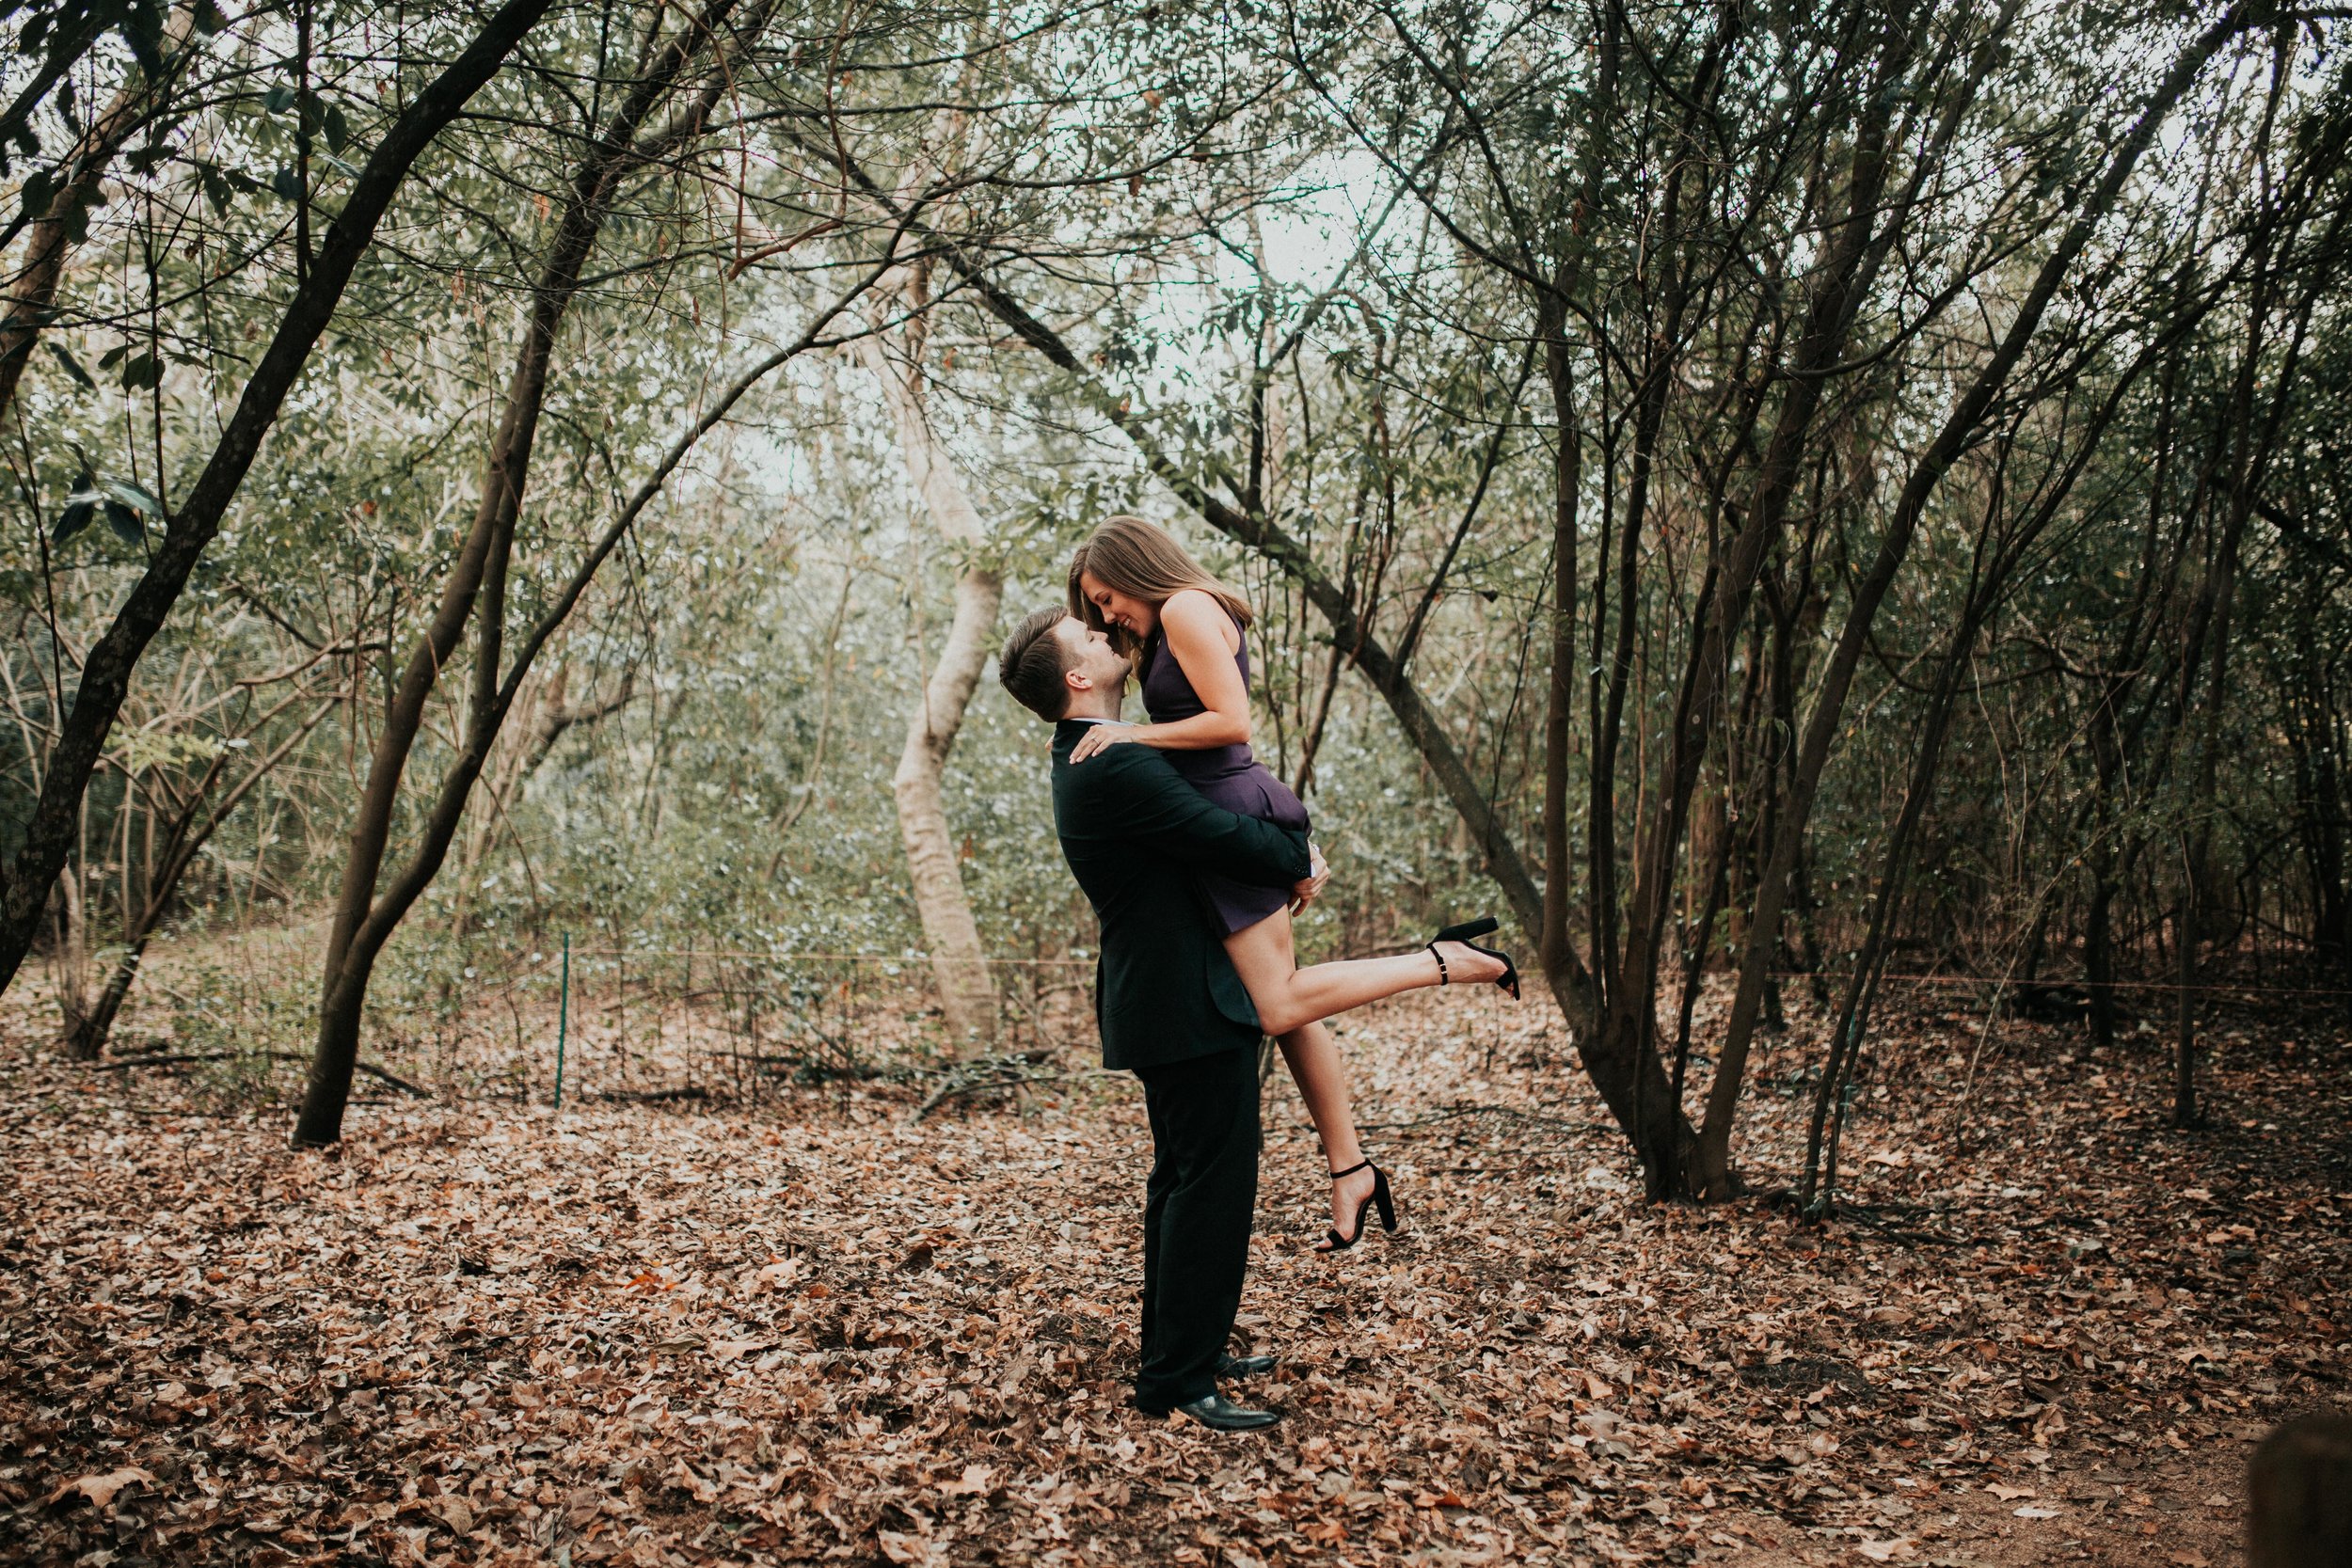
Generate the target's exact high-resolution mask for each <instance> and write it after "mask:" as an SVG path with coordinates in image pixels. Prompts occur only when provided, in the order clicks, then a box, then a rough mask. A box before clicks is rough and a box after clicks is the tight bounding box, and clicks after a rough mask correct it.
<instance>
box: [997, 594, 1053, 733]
mask: <svg viewBox="0 0 2352 1568" xmlns="http://www.w3.org/2000/svg"><path fill="white" fill-rule="evenodd" d="M1069 618H1070V611H1069V610H1065V609H1063V608H1062V607H1061V606H1060V605H1047V606H1046V607H1045V608H1044V609H1043V610H1038V611H1037V612H1036V613H1035V614H1033V615H1031V616H1030V617H1029V618H1028V619H1027V620H1025V621H1024V622H1022V623H1021V624H1020V625H1019V626H1015V627H1013V629H1012V635H1011V636H1010V637H1009V638H1007V639H1006V640H1005V651H1004V652H1003V653H1001V654H999V655H997V656H996V678H997V679H998V680H1001V681H1003V682H1004V683H1005V689H1006V690H1008V691H1009V692H1011V693H1012V700H1013V701H1014V702H1016V703H1019V704H1020V705H1022V706H1023V707H1025V708H1027V709H1028V710H1029V711H1030V712H1031V713H1034V714H1036V715H1037V716H1038V717H1039V718H1040V719H1042V720H1044V721H1046V722H1047V723H1049V724H1051V723H1056V722H1058V721H1060V720H1061V719H1062V718H1063V717H1064V716H1065V715H1067V714H1068V713H1069V712H1070V688H1069V687H1068V686H1067V685H1065V684H1064V683H1063V681H1062V676H1063V675H1064V674H1066V673H1069V668H1070V667H1069V665H1068V663H1067V662H1065V660H1064V658H1063V654H1062V645H1061V639H1060V638H1058V637H1056V636H1055V635H1054V628H1055V627H1056V626H1059V625H1060V624H1061V623H1062V622H1064V621H1066V620H1068V619H1069Z"/></svg>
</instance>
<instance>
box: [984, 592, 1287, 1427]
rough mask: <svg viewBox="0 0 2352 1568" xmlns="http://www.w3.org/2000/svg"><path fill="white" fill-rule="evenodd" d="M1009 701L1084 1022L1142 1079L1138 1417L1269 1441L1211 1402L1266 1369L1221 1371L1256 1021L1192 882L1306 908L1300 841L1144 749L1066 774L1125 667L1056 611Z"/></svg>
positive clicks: (1229, 1365)
mask: <svg viewBox="0 0 2352 1568" xmlns="http://www.w3.org/2000/svg"><path fill="white" fill-rule="evenodd" d="M997 673H998V676H999V678H1000V679H1002V680H1003V682H1004V684H1005V689H1006V690H1008V691H1009V692H1011V693H1012V695H1013V697H1014V699H1015V700H1016V701H1018V702H1019V703H1020V704H1021V705H1023V706H1024V707H1025V708H1027V709H1028V710H1029V711H1030V712H1032V713H1034V714H1036V715H1037V716H1038V717H1039V718H1041V719H1044V720H1048V721H1052V722H1053V724H1054V827H1055V831H1056V832H1057V833H1058V834H1059V836H1060V838H1061V848H1062V855H1063V858H1064V859H1066V860H1067V861H1068V862H1069V863H1070V869H1071V872H1072V874H1073V875H1074V876H1075V877H1076V878H1077V879H1078V885H1079V886H1080V887H1081V888H1083V889H1084V890H1085V891H1086V895H1087V899H1088V901H1089V902H1090V903H1091V904H1092V905H1093V906H1094V914H1095V918H1096V920H1097V921H1098V922H1099V923H1100V924H1101V927H1102V934H1103V951H1102V957H1101V958H1100V960H1099V962H1098V965H1097V970H1096V975H1095V1003H1094V1006H1095V1020H1096V1022H1097V1023H1098V1024H1099V1025H1100V1026H1101V1030H1102V1036H1103V1065H1104V1067H1106V1068H1111V1069H1118V1070H1122V1071H1128V1072H1133V1073H1134V1074H1135V1075H1136V1077H1137V1078H1140V1079H1141V1080H1143V1102H1144V1108H1145V1110H1146V1112H1147V1113H1148V1115H1149V1117H1150V1118H1151V1123H1152V1175H1151V1178H1150V1180H1149V1181H1148V1182H1147V1183H1146V1185H1145V1188H1144V1192H1145V1201H1144V1210H1143V1363H1142V1367H1141V1369H1140V1370H1139V1371H1138V1372H1137V1374H1136V1395H1135V1402H1136V1405H1137V1406H1138V1407H1139V1408H1141V1409H1143V1410H1145V1411H1147V1412H1150V1413H1151V1414H1152V1415H1165V1414H1167V1413H1168V1411H1171V1410H1175V1411H1181V1412H1183V1413H1184V1415H1186V1416H1189V1417H1191V1418H1193V1419H1194V1420H1197V1421H1200V1422H1201V1423H1202V1424H1204V1425H1206V1426H1210V1427H1214V1428H1216V1429H1218V1430H1220V1431H1228V1432H1240V1431H1248V1430H1249V1429H1251V1428H1255V1427H1263V1426H1271V1425H1272V1424H1273V1423H1274V1421H1275V1420H1276V1417H1275V1415H1274V1413H1273V1412H1271V1411H1265V1410H1251V1409H1246V1408H1244V1407H1242V1406H1240V1405H1237V1404H1233V1403H1231V1402H1228V1401H1227V1400H1226V1399H1224V1398H1223V1397H1222V1396H1221V1395H1220V1394H1218V1392H1217V1390H1216V1379H1217V1378H1218V1377H1219V1376H1229V1377H1231V1376H1247V1375H1250V1374H1252V1373H1257V1372H1263V1371H1266V1370H1271V1369H1272V1367H1273V1365H1274V1363H1273V1360H1272V1358H1271V1357H1267V1356H1251V1357H1248V1359H1247V1360H1243V1361H1239V1362H1236V1361H1234V1360H1233V1359H1232V1357H1230V1356H1227V1355H1226V1354H1225V1344H1226V1339H1227V1338H1228V1336H1230V1335H1231V1334H1232V1329H1233V1315H1234V1313H1235V1312H1237V1311H1238V1310H1239V1309H1240V1307H1241V1286H1242V1276H1243V1275H1244V1274H1245V1273H1246V1272H1247V1269H1248V1260H1249V1219H1250V1211H1251V1210H1252V1209H1253V1208H1254V1207H1255V1205H1256V1203H1257V1197H1258V1042H1259V1038H1260V1031H1259V1028H1258V1014H1257V1010H1256V1008H1254V1007H1253V1006H1251V1005H1250V1001H1249V993H1248V991H1247V990H1243V989H1242V983H1241V977H1240V976H1239V975H1237V974H1235V973H1234V972H1233V965H1232V959H1230V958H1227V957H1226V956H1225V948H1224V945H1223V944H1222V943H1221V942H1219V941H1218V940H1217V933H1216V929H1215V928H1214V927H1212V926H1211V924H1210V922H1209V919H1208V917H1207V915H1206V913H1205V912H1204V911H1202V910H1201V908H1200V904H1199V902H1198V900H1197V897H1196V895H1195V892H1194V888H1193V879H1192V874H1193V872H1194V870H1195V869H1201V870H1211V871H1217V872H1221V873H1223V874H1224V875H1226V876H1229V877H1234V878H1238V879H1242V880H1245V881H1253V882H1262V883H1264V884H1265V885H1267V886H1270V887H1288V888H1291V889H1292V890H1293V891H1294V893H1295V894H1296V895H1298V896H1301V897H1312V896H1313V895H1314V894H1315V893H1317V892H1319V891H1320V890H1321V887H1322V880H1323V875H1324V873H1323V869H1322V866H1321V864H1320V858H1319V857H1318V856H1316V855H1315V854H1314V852H1313V850H1312V847H1311V846H1310V845H1309V844H1308V842H1307V835H1306V834H1305V833H1304V832H1298V831H1295V830H1293V829H1288V828H1279V827H1276V826H1275V825H1274V824H1272V823H1270V822H1261V821H1259V820H1257V819H1256V818H1254V817H1248V816H1235V815H1233V814H1232V812H1229V811H1225V810H1222V809H1220V808H1218V807H1216V806H1213V805H1211V804H1210V803H1209V802H1208V801H1207V800H1204V799H1202V798H1201V796H1200V792H1199V791H1198V790H1196V789H1194V788H1193V787H1192V785H1190V784H1186V783H1185V782H1184V779H1183V778H1182V777H1181V776H1180V775H1178V773H1177V772H1176V770H1175V768H1172V767H1170V766H1169V764H1168V760H1167V758H1165V757H1164V756H1162V755H1161V754H1160V753H1159V752H1156V751H1153V750H1152V748H1150V747H1148V746H1114V747H1112V748H1111V749H1110V750H1109V751H1107V752H1102V753H1101V754H1099V755H1097V756H1095V757H1092V758H1090V759H1089V761H1088V762H1087V763H1086V764H1085V766H1083V767H1078V768H1073V767H1072V766H1071V762H1070V750H1071V748H1072V747H1073V746H1074V745H1076V744H1077V742H1078V738H1079V737H1080V736H1083V735H1085V734H1086V731H1087V726H1088V725H1089V724H1102V723H1116V722H1118V721H1119V710H1120V704H1121V703H1122V702H1123V700H1124V699H1125V696H1126V686H1127V675H1128V667H1127V661H1126V659H1125V658H1124V657H1122V656H1121V655H1120V654H1119V653H1118V652H1117V651H1116V650H1115V649H1113V648H1112V647H1111V645H1110V643H1109V642H1108V641H1105V640H1104V637H1103V634H1102V633H1100V632H1090V631H1089V630H1087V628H1086V626H1084V625H1083V624H1082V623H1080V622H1079V621H1077V620H1076V619H1075V618H1073V616H1071V615H1070V613H1069V612H1068V611H1066V610H1061V609H1059V608H1055V609H1051V610H1039V611H1038V612H1037V613H1036V614H1034V615H1032V616H1030V617H1029V618H1028V619H1027V620H1025V621H1024V622H1022V623H1021V626H1020V627H1019V628H1018V629H1016V630H1015V631H1014V632H1013V634H1012V637H1011V639H1010V640H1009V641H1007V642H1006V644H1005V650H1004V653H1003V655H1002V657H1000V659H999V661H998V671H997Z"/></svg>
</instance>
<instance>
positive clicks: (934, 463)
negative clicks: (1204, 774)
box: [858, 275, 1005, 1047]
mask: <svg viewBox="0 0 2352 1568" xmlns="http://www.w3.org/2000/svg"><path fill="white" fill-rule="evenodd" d="M909 292H910V294H912V295H914V296H916V297H917V301H918V303H919V294H920V292H921V291H920V277H919V275H918V277H916V278H915V279H914V282H913V283H912V284H911V286H910V291H909ZM920 326H921V318H920V317H919V316H918V317H916V318H915V320H914V322H913V323H911V324H910V325H909V328H908V331H907V332H906V334H905V338H906V349H907V358H906V360H905V362H904V363H903V364H899V363H894V362H893V361H892V358H891V356H889V355H888V354H887V353H886V352H885V351H884V349H883V347H882V341H881V339H880V338H879V337H867V338H863V339H860V340H859V341H858V357H859V358H860V359H861V360H863V361H864V362H865V364H866V368H867V369H868V370H870V371H872V372H874V379H875V381H876V382H877V383H879V384H880V386H881V388H882V401H883V402H884V403H885V404H888V405H889V408H890V418H891V423H892V425H893V426H894V427H895V428H896V430H897V432H898V455H899V458H900V459H901V461H903V462H904V463H905V464H906V470H907V479H908V482H909V483H912V484H913V485H914V492H915V494H916V495H918V496H920V497H921V498H922V499H923V506H924V509H925V510H926V511H927V512H929V513H930V518H931V524H932V526H933V527H934V528H936V529H938V531H939V536H940V538H941V539H943V540H945V541H946V543H947V545H948V546H950V547H951V548H955V549H960V550H967V551H968V550H973V549H977V548H978V547H979V546H980V545H981V544H982V543H984V542H985V540H986V537H987V531H986V530H985V529H984V528H983V527H982V526H981V523H980V515H979V512H978V509H977V508H976V507H975V506H974V505H973V504H972V496H971V492H970V491H969V490H968V489H966V488H965V486H964V483H963V476H962V475H961V473H959V472H958V471H957V469H956V466H955V460H954V459H953V458H952V457H950V456H949V455H948V453H947V451H946V448H945V447H943V446H942V445H941V444H940V440H939V435H938V432H936V431H935V430H933V429H932V427H931V422H930V415H929V414H928V413H927V411H926V410H925V408H924V400H923V371H922V364H921V356H922V342H923V335H922V332H921V330H920ZM1004 592H1005V585H1004V580H1003V578H1000V577H998V575H997V574H996V573H995V572H994V571H993V570H991V569H990V568H988V567H986V566H982V565H979V564H977V563H975V564H972V565H969V566H966V567H965V568H964V570H963V573H962V575H961V577H959V578H957V579H956V593H955V614H954V618H953V620H952V621H951V622H950V623H949V625H948V628H947V638H946V642H945V643H944V644H943V645H942V646H941V648H940V650H939V661H938V664H937V665H936V666H935V667H934V668H933V669H932V671H931V673H930V675H929V677H928V678H926V679H925V680H924V682H923V684H922V687H921V689H919V690H917V691H916V693H915V699H914V709H913V711H912V712H910V713H909V714H908V716H907V729H906V742H905V744H904V745H903V746H902V747H900V749H899V752H898V768H897V770H896V771H895V772H893V773H892V775H891V780H890V792H891V796H892V798H893V799H894V800H896V801H897V803H898V836H899V837H900V839H901V840H903V841H904V843H905V845H906V851H907V870H908V872H909V874H910V875H911V877H912V879H913V882H914V910H915V914H916V916H917V917H918V918H919V919H920V920H921V921H922V923H923V941H924V943H925V945H926V946H928V947H929V948H930V955H931V974H932V977H933V978H934V979H935V980H936V981H937V982H938V985H939V1000H940V1006H941V1007H942V1008H943V1009H944V1010H945V1011H946V1015H947V1030H948V1033H949V1034H950V1035H952V1036H953V1037H955V1039H956V1042H957V1043H958V1045H959V1046H982V1047H984V1046H987V1045H989V1044H991V1043H993V1041H994V1039H995V1037H996V1025H997V999H996V988H995V985H994V982H993V980H992V978H991V977H990V974H989V969H988V954H987V952H986V950H985V949H984V948H983V947H982V946H981V944H980V927H979V923H978V922H977V921H976V920H974V919H973V918H972V901H971V899H970V898H968V897H966V896H965V895H964V891H963V873H962V871H961V857H960V856H959V855H958V853H957V848H956V839H955V833H954V831H953V830H952V829H951V828H950V827H949V826H948V823H947V807H946V800H945V799H944V797H943V794H942V788H941V786H942V781H943V779H944V777H945V775H946V768H947V757H948V754H949V753H950V752H953V751H954V750H955V744H956V736H957V735H958V733H959V732H961V729H962V727H963V715H964V710H965V709H966V708H967V707H969V706H970V705H971V702H972V693H973V691H974V690H975V689H977V687H978V685H979V680H980V673H981V672H982V671H983V670H985V669H986V668H987V666H988V656H989V652H990V648H989V639H990V634H991V633H992V632H993V630H994V629H995V626H996V612H997V610H998V609H999V607H1000V606H1001V605H1002V604H1003V602H1004Z"/></svg>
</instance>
